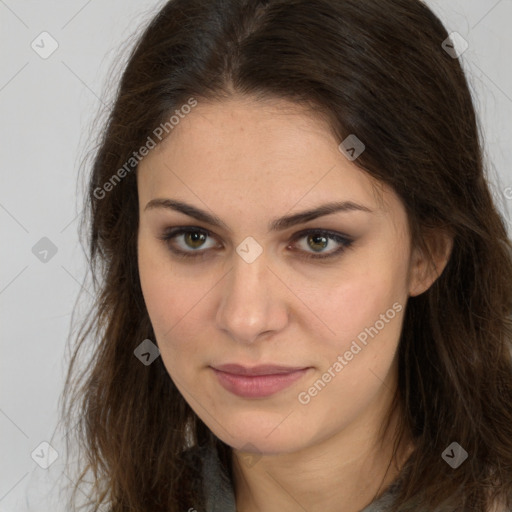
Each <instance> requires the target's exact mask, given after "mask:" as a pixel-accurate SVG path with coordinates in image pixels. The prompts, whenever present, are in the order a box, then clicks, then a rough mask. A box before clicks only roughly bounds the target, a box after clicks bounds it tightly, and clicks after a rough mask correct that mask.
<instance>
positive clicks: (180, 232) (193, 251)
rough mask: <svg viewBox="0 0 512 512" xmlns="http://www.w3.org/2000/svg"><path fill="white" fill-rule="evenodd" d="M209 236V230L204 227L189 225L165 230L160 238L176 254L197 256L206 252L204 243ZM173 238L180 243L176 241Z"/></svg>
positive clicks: (190, 256) (201, 255)
mask: <svg viewBox="0 0 512 512" xmlns="http://www.w3.org/2000/svg"><path fill="white" fill-rule="evenodd" d="M209 236H210V232H209V231H207V230H205V229H201V228H195V227H189V228H174V229H170V230H167V231H166V232H165V233H164V234H163V235H162V236H161V237H160V239H161V240H163V241H164V242H165V243H166V244H167V246H168V247H169V249H170V251H171V252H173V253H174V254H176V255H177V256H179V257H185V258H197V257H203V256H204V254H205V253H206V250H205V247H204V243H205V241H206V240H207V239H208V237H209ZM175 239H176V240H178V241H181V242H182V243H181V244H180V243H177V242H176V241H175ZM180 239H181V240H180ZM199 249H201V250H199ZM206 249H211V246H210V247H208V246H207V247H206Z"/></svg>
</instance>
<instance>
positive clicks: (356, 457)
mask: <svg viewBox="0 0 512 512" xmlns="http://www.w3.org/2000/svg"><path fill="white" fill-rule="evenodd" d="M382 398H383V397H381V396H379V397H377V401H376V403H379V400H380V403H381V404H382V406H381V407H380V408H379V409H375V408H369V412H367V413H365V415H364V417H360V418H358V421H357V422H356V423H357V424H355V423H354V424H352V425H350V426H348V427H347V428H346V429H344V430H343V431H341V432H339V433H337V434H336V435H335V436H333V437H331V438H329V439H326V440H324V441H323V442H321V443H317V444H315V445H314V446H309V447H306V448H304V449H302V450H300V451H297V452H293V453H284V454H279V455H268V456H262V457H261V458H260V459H259V460H258V462H257V463H256V464H255V465H254V466H253V467H248V466H247V465H245V464H244V463H243V461H242V460H240V459H241V458H240V457H239V455H238V454H237V453H236V451H235V450H234V451H233V476H234V480H235V490H236V505H237V511H238V512H256V511H265V512H278V511H279V512H298V511H303V510H322V511H324V512H358V511H360V510H362V509H363V508H365V507H366V506H367V505H368V504H370V503H371V502H372V501H374V500H375V499H376V498H377V497H379V496H380V495H381V494H382V493H383V492H384V491H385V490H386V488H387V487H388V486H389V485H390V484H391V483H392V482H393V481H394V480H395V478H396V477H397V476H398V473H399V472H400V470H401V468H402V466H403V463H404V462H405V461H406V460H407V458H408V457H409V455H410V454H411V452H412V451H413V445H412V442H411V440H410V437H409V436H408V435H407V434H404V439H403V440H402V442H401V443H400V445H399V446H398V449H397V453H396V461H397V464H395V463H393V441H394V436H395V434H396V428H397V424H398V418H399V414H400V411H398V410H397V411H395V412H394V413H393V414H392V417H391V420H390V423H389V428H388V430H387V431H386V432H385V433H384V436H383V437H382V438H381V436H380V432H379V431H378V428H374V429H369V428H368V425H378V426H380V425H381V424H382V418H383V417H385V413H386V411H387V410H386V407H389V406H390V405H391V402H390V400H385V401H383V400H382ZM388 398H389V397H388ZM376 415H378V417H376ZM376 420H378V421H376Z"/></svg>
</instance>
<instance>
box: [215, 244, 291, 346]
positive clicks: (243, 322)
mask: <svg viewBox="0 0 512 512" xmlns="http://www.w3.org/2000/svg"><path fill="white" fill-rule="evenodd" d="M226 280H227V281H226V282H225V284H224V286H223V287H222V297H221V301H220V304H219V307H218V310H217V315H216V322H217V327H218V328H219V329H221V330H223V331H226V332H227V333H228V334H229V335H230V336H231V338H232V339H234V340H236V341H238V342H239V343H243V344H252V343H254V342H255V341H256V340H257V339H258V337H262V336H263V335H265V334H267V335H270V334H271V333H276V332H279V331H280V330H281V329H283V328H284V327H285V326H286V324H287V322H288V310H287V305H286V296H285V294H286V287H285V286H284V285H283V283H282V282H281V281H280V280H279V278H278V277H277V276H276V275H275V272H273V271H272V269H271V268H270V267H269V266H268V262H267V259H266V258H265V253H263V254H261V255H260V256H259V257H258V258H257V259H256V260H255V261H253V262H252V263H247V262H246V261H244V259H242V258H241V257H239V256H238V255H237V254H235V255H234V257H233V267H232V269H231V271H230V272H228V274H227V276H226ZM288 293H289V292H288Z"/></svg>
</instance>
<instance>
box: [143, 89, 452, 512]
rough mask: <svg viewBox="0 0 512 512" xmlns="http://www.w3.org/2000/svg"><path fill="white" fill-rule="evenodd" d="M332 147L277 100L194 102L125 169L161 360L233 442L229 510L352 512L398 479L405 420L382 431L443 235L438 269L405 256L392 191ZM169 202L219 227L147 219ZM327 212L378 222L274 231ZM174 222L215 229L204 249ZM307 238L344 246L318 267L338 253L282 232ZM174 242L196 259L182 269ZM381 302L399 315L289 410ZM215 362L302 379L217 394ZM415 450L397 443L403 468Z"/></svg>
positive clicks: (326, 219) (316, 122) (317, 124)
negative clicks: (408, 328)
mask: <svg viewBox="0 0 512 512" xmlns="http://www.w3.org/2000/svg"><path fill="white" fill-rule="evenodd" d="M339 142H340V141H338V140H336V138H335V137H334V136H333V135H332V133H331V131H330V130H329V127H328V126H327V125H326V124H325V122H324V121H323V120H322V119H320V118H318V117H316V116H315V115H314V114H312V113H311V112H308V111H306V110H304V109H303V108H301V107H299V106H297V105H295V104H293V103H290V102H287V101H285V100H277V99H273V100H272V99H269V100H265V101H262V100H260V101H256V100H254V99H252V98H247V97H238V96H235V97H233V98H232V99H230V100H226V101H223V102H222V103H206V102H201V101H199V104H198V105H197V107H195V108H194V109H193V110H192V112H191V113H190V114H188V115H187V116H185V117H184V119H182V120H180V123H179V125H177V126H176V127H175V128H174V130H173V131H172V133H171V135H170V136H169V137H168V138H167V139H166V140H165V141H164V142H162V143H161V144H159V145H158V146H157V148H155V149H154V150H152V151H151V152H150V153H149V154H148V155H147V156H146V157H145V159H144V160H143V161H142V162H141V164H140V165H139V169H138V171H137V172H138V174H137V180H138V193H139V205H140V226H139V232H138V257H139V271H140V279H141V285H142V290H143V294H144V298H145V302H146V305H147V308H148V312H149V315H150V318H151V322H152V325H153V327H154V331H155V335H156V340H157V343H158V346H159V348H160V352H161V357H162V359H163V362H164V364H165V367H166V368H167V371H168V373H169V375H170V377H171V378H172V379H173V380H174V382H175V383H176V385H177V387H178V389H179V390H180V392H181V393H182V395H183V396H184V397H185V399H186V400H187V402H188V403H189V404H190V405H191V407H192V408H193V410H194V411H195V412H196V414H197V415H198V416H199V417H200V418H201V419H202V420H203V421H204V423H205V424H206V425H207V426H208V427H209V428H210V429H211V430H212V432H213V433H214V434H215V435H216V436H218V437H219V438H220V439H221V440H222V441H224V442H225V443H227V444H229V445H230V446H232V447H233V448H234V449H233V465H234V477H235V489H236V501H237V510H238V511H242V512H252V511H256V510H265V511H267V512H273V511H278V510H279V511H280V512H283V511H297V510H303V509H305V510H324V511H335V510H336V511H337V512H339V511H340V510H341V511H343V512H355V511H359V510H361V509H362V508H363V507H364V506H366V505H367V504H368V503H370V502H371V501H372V500H373V499H374V498H375V496H376V495H377V494H380V493H381V492H382V491H383V490H384V488H385V487H386V486H387V485H388V484H389V483H390V482H391V481H392V480H393V479H394V478H395V476H396V474H397V472H398V469H399V468H397V467H395V466H394V465H391V467H389V468H388V464H389V462H390V458H391V453H392V451H391V450H392V446H391V442H392V434H393V432H394V430H393V429H394V425H395V424H396V420H397V418H398V414H400V411H397V412H396V413H395V414H394V415H393V416H392V422H391V429H390V432H389V434H386V436H384V438H383V439H381V438H380V437H379V433H380V431H379V429H380V428H381V425H382V423H383V422H384V420H385V418H386V417H387V414H388V407H389V405H390V403H391V398H392V395H393V392H394V390H395V389H396V383H397V358H396V355H397V346H398V341H399V337H400V332H401V328H402V322H403V315H404V313H405V306H406V304H407V300H408V297H410V296H414V295H418V294H420V293H423V292H424V291H425V290H427V289H428V288H429V287H430V286H431V284H432V283H433V282H434V280H435V279H436V278H437V277H438V275H439V274H440V272H441V271H442V269H443V268H444V265H445V264H446V262H447V259H448V256H449V253H450V250H451V239H450V238H449V237H447V236H445V235H444V234H441V233H436V236H435V237H432V248H433V250H434V252H435V253H434V258H435V263H436V266H437V272H435V271H434V270H433V268H432V267H431V266H429V265H428V262H427V259H426V258H425V257H424V255H423V254H422V253H421V251H419V250H417V249H413V248H412V247H411V241H410V232H409V226H408V220H407V214H406V211H405V209H404V207H403V205H402V203H401V201H400V199H399V198H398V196H396V194H395V193H394V192H393V191H392V190H391V189H389V188H387V187H386V186H384V185H383V184H381V183H378V182H376V181H375V180H373V178H371V177H370V176H369V175H368V174H366V173H365V172H363V171H362V170H361V169H360V168H358V167H357V166H356V163H355V162H351V161H349V160H348V159H347V158H346V157H345V156H344V155H343V154H342V153H341V152H340V151H339V149H338V145H339ZM167 198H169V199H173V200H179V201H183V202H186V203H188V204H191V205H194V206H195V207H197V208H200V209H203V210H206V211H208V212H209V213H210V214H214V215H216V216H217V217H219V218H220V219H221V220H222V221H223V222H224V223H225V224H226V225H227V228H225V227H215V226H212V225H210V224H208V223H207V222H203V221H199V220H196V219H194V218H192V217H189V216H187V215H185V214H184V213H181V212H177V211H174V210H171V209H168V208H164V207H155V208H146V205H147V204H148V202H149V201H151V200H154V199H167ZM331 201H352V202H354V203H357V204H360V205H364V206H365V207H367V208H369V209H370V210H371V211H372V212H371V213H368V212H365V211H355V210H354V211H348V212H338V213H333V214H330V215H326V216H323V217H319V218H316V219H314V220H309V221H307V222H302V223H300V224H298V225H295V226H292V227H289V228H287V229H285V230H283V231H280V232H270V231H269V230H268V224H269V222H270V221H271V220H273V219H275V218H277V217H281V216H284V215H290V214H293V213H298V212H302V211H304V210H309V209H311V208H315V207H317V206H319V205H321V204H324V203H327V202H331ZM180 226H189V227H196V228H201V229H203V230H208V231H209V233H210V234H209V235H208V237H207V238H206V239H205V240H204V241H203V243H202V245H201V242H197V241H195V242H194V239H193V238H192V239H191V238H190V237H187V236H185V235H179V236H177V237H176V238H174V239H173V240H170V241H167V242H166V241H164V240H162V239H161V237H162V235H163V234H164V232H165V230H166V229H168V228H172V227H180ZM306 229H317V230H318V229H324V230H331V231H336V232H338V233H340V234H342V235H345V236H347V237H350V238H351V239H352V240H353V243H352V245H350V246H349V247H346V248H345V250H344V251H343V252H341V253H340V254H338V255H336V256H334V257H332V258H330V259H324V260H315V259H307V257H308V256H309V255H312V254H313V255H314V254H317V253H318V252H319V253H323V254H326V253H333V252H334V251H335V250H336V249H338V248H339V247H341V244H339V243H338V242H336V241H335V240H332V239H328V242H325V243H323V244H322V243H320V244H319V243H318V242H316V243H315V240H313V241H312V240H311V239H308V237H307V235H303V236H302V237H300V238H297V239H294V235H295V234H297V233H299V232H300V231H304V230H306ZM247 237H252V238H253V239H254V240H255V241H256V242H257V244H259V246H260V247H261V248H262V249H263V252H262V254H260V255H259V256H258V257H257V258H256V259H255V260H254V261H252V262H251V263H248V262H247V261H246V260H244V259H243V258H242V257H241V256H240V255H239V253H237V251H236V249H237V247H238V246H240V244H241V243H242V242H243V241H244V240H245V239H246V238H247ZM308 242H309V243H308ZM171 247H175V248H176V247H177V248H181V249H182V250H184V251H188V252H194V251H198V250H200V251H203V253H204V254H207V256H205V257H204V259H201V258H197V259H194V258H189V259H185V258H183V259H180V258H178V257H177V256H175V255H174V254H173V253H172V252H171ZM242 247H243V244H242ZM251 247H252V246H251ZM290 247H291V248H290ZM293 248H295V250H293ZM250 251H254V247H252V248H251V249H250ZM300 255H302V256H304V258H301V257H300ZM393 304H395V305H396V304H398V305H400V306H402V310H401V312H397V313H396V316H394V318H393V319H392V320H389V321H388V322H386V323H385V326H384V328H382V329H381V330H379V332H378V334H377V335H375V336H374V337H373V338H371V337H369V339H368V343H367V345H364V346H362V350H360V351H359V352H358V353H357V354H356V355H354V357H353V358H352V359H351V360H350V361H347V364H346V366H344V367H343V369H342V370H341V371H339V372H338V373H336V372H334V373H335V377H333V378H331V380H330V382H328V383H327V384H326V386H325V387H324V388H322V389H321V391H320V392H318V393H317V394H316V395H315V396H312V397H311V396H310V401H309V402H308V403H307V404H303V403H301V402H300V401H299V400H298V395H299V393H301V392H307V390H308V389H309V388H311V386H312V385H313V384H314V383H315V381H317V380H318V379H321V378H322V375H323V374H324V373H325V372H328V369H329V368H332V366H333V363H335V362H336V361H337V360H338V359H337V358H338V356H339V355H343V354H345V352H346V351H347V350H349V349H350V346H351V343H352V342H353V341H354V340H356V339H357V337H358V335H360V334H361V333H362V332H363V331H364V330H365V328H369V327H371V326H375V325H376V322H377V321H378V320H379V319H380V318H382V317H381V315H383V314H386V312H387V311H388V310H390V308H391V309H392V308H393ZM360 345H361V344H360ZM224 363H239V364H243V365H245V366H255V365H258V364H264V363H267V364H268V363H272V364H279V365H286V366H297V367H308V368H309V370H308V371H307V372H306V373H305V374H304V375H303V377H301V379H300V380H298V381H296V382H295V383H293V384H292V385H291V386H290V387H288V388H287V389H284V390H282V391H279V392H278V393H275V394H274V395H271V396H269V397H266V398H258V399H254V398H252V399H251V398H241V397H239V396H236V395H234V394H232V393H230V392H229V391H227V390H225V389H224V388H223V387H222V386H221V385H220V384H219V381H218V379H217V377H216V375H215V373H214V372H213V370H212V369H211V365H218V364H224ZM331 374H332V370H331ZM412 449H413V446H412V443H411V441H410V439H409V438H408V437H407V436H406V437H405V438H404V442H403V443H402V444H401V445H400V447H399V451H398V454H399V460H401V461H404V460H405V459H406V457H407V456H408V455H409V454H410V453H411V450H412Z"/></svg>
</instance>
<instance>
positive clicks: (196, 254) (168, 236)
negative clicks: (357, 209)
mask: <svg viewBox="0 0 512 512" xmlns="http://www.w3.org/2000/svg"><path fill="white" fill-rule="evenodd" d="M188 233H202V234H204V235H206V236H208V237H212V238H215V237H214V236H212V233H210V231H208V230H207V229H203V228H196V227H193V226H191V227H178V228H171V229H168V230H166V231H165V232H164V233H163V234H162V235H161V236H159V237H158V238H159V239H160V240H162V241H163V242H164V243H165V244H166V245H167V247H168V248H169V250H170V251H171V252H172V253H173V254H175V255H176V256H177V257H178V258H195V259H199V258H200V259H203V258H205V257H206V255H207V253H208V252H209V250H210V249H206V250H200V249H197V250H191V251H182V250H181V249H176V248H175V247H172V245H171V241H172V240H173V239H174V238H176V237H178V236H180V235H183V234H188ZM309 235H318V236H324V237H325V238H327V239H328V240H334V241H335V242H336V243H339V244H341V247H340V248H339V249H337V250H335V251H333V252H330V253H328V254H327V255H321V254H314V253H313V254H309V255H307V256H302V255H301V256H299V258H301V259H305V260H326V259H330V258H334V257H336V256H338V255H341V253H343V252H345V250H346V249H348V248H349V247H350V246H351V245H352V244H353V242H354V241H353V240H352V239H350V238H348V237H347V236H344V235H341V234H340V233H337V232H335V231H327V230H325V229H308V230H305V231H301V232H299V233H296V234H295V235H294V236H293V238H292V240H291V241H292V242H295V241H297V240H300V239H301V238H305V237H307V236H309Z"/></svg>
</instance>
